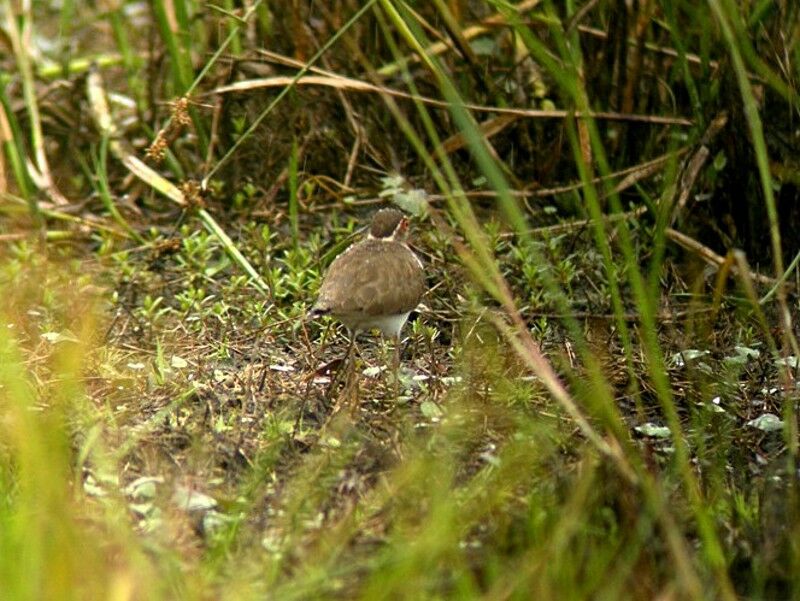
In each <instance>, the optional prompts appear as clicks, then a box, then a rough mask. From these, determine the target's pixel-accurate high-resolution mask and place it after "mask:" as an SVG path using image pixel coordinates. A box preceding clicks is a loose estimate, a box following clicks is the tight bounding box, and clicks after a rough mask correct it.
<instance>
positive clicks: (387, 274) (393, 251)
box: [312, 209, 425, 336]
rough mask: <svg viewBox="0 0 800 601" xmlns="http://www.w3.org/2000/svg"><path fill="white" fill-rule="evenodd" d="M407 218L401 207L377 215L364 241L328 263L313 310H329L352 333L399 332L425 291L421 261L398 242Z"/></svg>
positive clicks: (401, 242) (390, 333) (387, 333)
mask: <svg viewBox="0 0 800 601" xmlns="http://www.w3.org/2000/svg"><path fill="white" fill-rule="evenodd" d="M407 227H408V221H407V220H406V218H405V217H404V216H403V214H402V213H401V212H400V211H397V210H395V209H382V210H380V211H378V212H377V213H375V215H374V217H373V218H372V224H371V226H370V233H369V236H368V237H367V239H366V240H363V241H362V242H358V243H356V244H354V245H352V246H351V247H350V248H348V249H347V250H346V251H345V252H343V253H342V254H341V255H339V256H338V257H336V259H335V260H334V261H333V263H331V266H330V268H329V269H328V273H327V274H326V275H325V278H324V280H323V282H322V287H321V288H320V291H319V298H318V299H317V302H316V303H315V305H314V308H313V309H312V314H317V315H319V314H329V315H332V316H333V317H335V318H336V319H338V320H339V321H341V322H342V323H343V324H344V325H345V326H347V327H348V329H350V330H351V331H353V332H354V333H358V332H362V331H367V330H371V329H373V328H375V329H378V330H380V331H381V332H383V334H384V335H386V336H399V335H400V330H401V329H402V328H403V325H404V324H405V322H406V320H407V319H408V315H409V314H410V313H411V311H413V310H414V309H415V308H416V306H417V305H418V304H419V302H420V300H421V299H422V295H423V294H424V293H425V278H424V276H423V270H422V263H421V262H420V260H419V259H418V258H417V256H416V255H415V254H414V252H413V251H412V250H411V249H410V248H409V247H408V246H407V245H406V244H405V243H404V242H403V241H402V239H401V238H402V236H403V234H404V233H405V231H406V229H407Z"/></svg>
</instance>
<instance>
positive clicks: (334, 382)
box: [325, 332, 356, 399]
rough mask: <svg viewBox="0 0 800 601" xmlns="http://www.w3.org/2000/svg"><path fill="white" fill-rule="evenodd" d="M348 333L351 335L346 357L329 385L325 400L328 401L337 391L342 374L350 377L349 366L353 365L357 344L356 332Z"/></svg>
mask: <svg viewBox="0 0 800 601" xmlns="http://www.w3.org/2000/svg"><path fill="white" fill-rule="evenodd" d="M348 333H349V335H350V342H349V343H348V345H347V351H345V354H344V357H343V358H342V362H341V364H339V367H337V368H336V373H335V374H333V378H331V383H330V384H328V390H327V392H326V393H325V398H326V399H330V397H331V395H332V394H333V391H334V390H335V389H336V386H338V384H339V380H340V378H341V376H342V374H344V375H345V376H346V377H348V373H349V369H348V367H349V365H350V363H351V359H350V355H351V354H352V352H353V348H354V347H355V344H356V332H348ZM346 384H347V379H346V380H345V385H346Z"/></svg>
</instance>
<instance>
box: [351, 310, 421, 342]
mask: <svg viewBox="0 0 800 601" xmlns="http://www.w3.org/2000/svg"><path fill="white" fill-rule="evenodd" d="M409 315H411V311H408V312H407V313H400V314H398V315H337V316H336V317H337V318H338V319H339V321H341V322H342V323H343V324H344V325H346V326H347V327H348V328H349V329H350V330H352V331H354V332H368V331H369V330H373V329H375V330H380V331H381V332H382V333H383V335H384V336H397V337H399V336H400V330H402V329H403V326H404V325H405V323H406V320H408V316H409Z"/></svg>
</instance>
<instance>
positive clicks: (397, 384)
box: [392, 335, 400, 403]
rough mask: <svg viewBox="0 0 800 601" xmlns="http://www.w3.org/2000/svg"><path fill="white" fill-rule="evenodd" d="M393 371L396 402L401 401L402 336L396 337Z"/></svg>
mask: <svg viewBox="0 0 800 601" xmlns="http://www.w3.org/2000/svg"><path fill="white" fill-rule="evenodd" d="M392 371H394V402H395V403H396V402H397V401H398V400H399V399H400V336H399V335H398V336H395V337H394V360H393V361H392Z"/></svg>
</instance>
